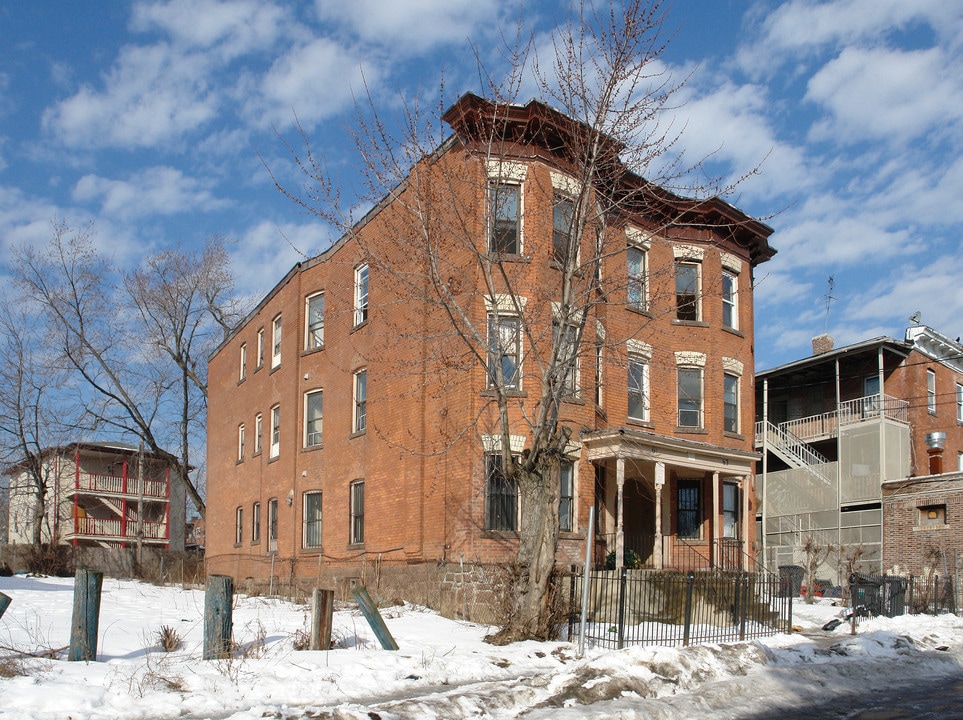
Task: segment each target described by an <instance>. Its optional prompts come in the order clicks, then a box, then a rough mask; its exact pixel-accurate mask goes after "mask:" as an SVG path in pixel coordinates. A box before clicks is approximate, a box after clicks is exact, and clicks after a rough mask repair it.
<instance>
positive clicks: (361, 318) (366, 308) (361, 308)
mask: <svg viewBox="0 0 963 720" xmlns="http://www.w3.org/2000/svg"><path fill="white" fill-rule="evenodd" d="M362 274H364V282H363V283H362V281H361V276H362ZM362 288H364V295H362V292H361V291H362ZM370 305H371V268H370V267H369V266H368V263H361V264H360V265H358V266H357V267H356V268H355V269H354V326H355V327H358V326H359V325H362V324H364V323H366V322H367V321H368V317H369V314H370V312H371V307H370Z"/></svg>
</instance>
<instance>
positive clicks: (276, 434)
mask: <svg viewBox="0 0 963 720" xmlns="http://www.w3.org/2000/svg"><path fill="white" fill-rule="evenodd" d="M270 440H271V449H270V452H269V454H268V456H269V457H271V458H276V457H278V456H279V455H280V454H281V406H280V404H278V405H274V406H273V407H272V408H271V437H270Z"/></svg>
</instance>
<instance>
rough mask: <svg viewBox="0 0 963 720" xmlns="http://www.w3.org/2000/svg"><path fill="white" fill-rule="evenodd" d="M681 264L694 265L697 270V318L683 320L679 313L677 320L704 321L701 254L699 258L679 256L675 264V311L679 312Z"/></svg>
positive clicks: (673, 279) (673, 280)
mask: <svg viewBox="0 0 963 720" xmlns="http://www.w3.org/2000/svg"><path fill="white" fill-rule="evenodd" d="M694 249H696V250H699V248H694ZM700 252H701V250H700ZM680 265H690V266H692V267H694V268H695V270H696V283H695V284H696V287H695V320H681V319H678V315H677V320H678V321H679V322H702V321H703V320H704V319H705V315H704V314H703V311H702V310H703V308H702V258H701V256H700V257H699V259H692V258H689V257H681V258H680V257H677V258H676V261H675V264H674V265H673V268H672V269H673V271H674V277H673V278H672V282H673V294H674V296H675V312H676V313H678V312H679V302H678V294H679V291H678V277H679V266H680Z"/></svg>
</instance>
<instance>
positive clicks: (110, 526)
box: [67, 517, 167, 540]
mask: <svg viewBox="0 0 963 720" xmlns="http://www.w3.org/2000/svg"><path fill="white" fill-rule="evenodd" d="M142 525H143V527H142V531H143V534H144V538H145V539H149V540H165V539H167V523H163V522H154V521H150V520H145V521H144V522H143V524H142ZM80 536H83V537H94V538H105V539H115V540H136V539H137V521H136V520H128V521H127V526H126V528H125V527H124V525H123V523H122V522H121V520H120V519H118V518H93V517H78V518H75V519H74V532H73V533H71V534H68V536H67V539H68V540H69V539H73V538H74V537H80Z"/></svg>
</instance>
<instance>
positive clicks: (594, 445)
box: [581, 427, 762, 475]
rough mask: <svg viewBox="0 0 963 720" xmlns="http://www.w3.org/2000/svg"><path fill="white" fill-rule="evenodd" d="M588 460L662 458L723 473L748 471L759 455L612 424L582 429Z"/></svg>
mask: <svg viewBox="0 0 963 720" xmlns="http://www.w3.org/2000/svg"><path fill="white" fill-rule="evenodd" d="M581 439H582V445H583V446H584V447H585V453H586V457H587V459H588V460H589V461H592V462H599V461H603V460H608V459H617V458H620V457H621V458H624V459H627V460H644V461H648V462H663V463H665V464H666V465H671V466H676V467H685V468H693V469H698V470H703V471H707V472H718V473H721V474H724V475H750V474H752V471H753V468H754V466H755V462H756V461H757V460H759V459H760V458H761V457H762V456H761V455H760V454H759V453H755V452H751V451H746V450H733V449H732V448H725V447H719V446H718V445H710V444H709V443H702V442H697V441H694V440H686V439H683V438H677V437H670V436H667V435H658V434H656V433H652V432H648V431H645V430H639V429H636V428H625V427H621V428H613V429H609V430H597V431H595V432H589V433H585V434H583V435H582V437H581Z"/></svg>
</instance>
